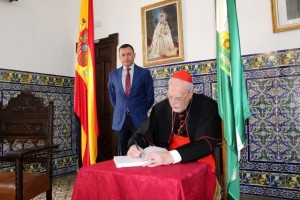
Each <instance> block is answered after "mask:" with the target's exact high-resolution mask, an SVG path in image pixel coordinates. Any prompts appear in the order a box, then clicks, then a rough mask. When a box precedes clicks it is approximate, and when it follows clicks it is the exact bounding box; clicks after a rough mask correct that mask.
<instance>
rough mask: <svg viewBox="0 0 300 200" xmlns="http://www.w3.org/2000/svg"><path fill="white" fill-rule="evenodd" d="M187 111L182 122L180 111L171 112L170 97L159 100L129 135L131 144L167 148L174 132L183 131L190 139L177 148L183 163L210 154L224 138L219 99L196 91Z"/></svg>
mask: <svg viewBox="0 0 300 200" xmlns="http://www.w3.org/2000/svg"><path fill="white" fill-rule="evenodd" d="M184 112H185V113H184V114H185V117H187V118H186V119H187V120H186V121H184V120H181V121H182V122H181V123H180V120H179V116H180V114H181V113H174V112H172V108H171V106H170V104H169V101H168V99H165V100H162V101H161V102H159V103H157V104H156V105H155V106H154V107H153V108H152V110H151V113H150V116H149V117H148V118H147V120H146V121H145V122H144V123H143V125H142V126H141V127H140V128H139V129H138V130H137V131H136V132H135V134H134V135H133V136H132V137H131V138H130V140H129V142H128V146H129V147H130V146H131V145H133V144H134V143H135V142H137V143H138V145H139V146H140V147H142V148H145V147H147V146H149V145H155V146H159V147H164V148H167V149H168V147H169V142H170V137H171V136H172V135H173V134H184V136H187V137H189V139H190V141H191V142H190V143H188V144H186V145H183V146H181V147H178V148H176V150H177V151H178V152H179V154H180V156H181V158H182V160H181V162H189V161H196V160H198V159H199V158H203V157H205V156H207V155H209V154H210V153H212V150H213V147H214V146H215V143H216V142H218V141H221V138H222V128H221V119H220V117H219V114H218V105H217V102H216V101H215V100H213V99H211V98H210V97H207V96H205V95H203V94H193V98H192V100H191V102H190V104H189V106H188V108H187V109H186V111H184ZM176 116H177V117H176ZM185 117H184V119H185ZM182 123H183V125H184V126H183V127H182V126H181V125H182ZM172 127H173V130H172ZM178 129H181V130H178ZM182 132H183V133H182Z"/></svg>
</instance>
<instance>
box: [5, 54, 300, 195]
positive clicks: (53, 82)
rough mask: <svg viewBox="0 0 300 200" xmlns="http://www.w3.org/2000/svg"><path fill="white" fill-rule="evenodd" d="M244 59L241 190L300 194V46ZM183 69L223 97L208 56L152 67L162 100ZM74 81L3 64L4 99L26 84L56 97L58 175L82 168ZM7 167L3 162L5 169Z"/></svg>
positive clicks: (201, 88)
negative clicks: (246, 113) (244, 143)
mask: <svg viewBox="0 0 300 200" xmlns="http://www.w3.org/2000/svg"><path fill="white" fill-rule="evenodd" d="M242 60H243V66H244V70H245V79H246V86H247V91H248V98H249V103H250V106H251V111H252V116H251V117H250V118H249V120H248V122H247V130H246V134H247V144H248V145H247V146H246V148H245V149H244V150H243V151H242V157H241V162H240V180H241V192H242V193H246V194H254V195H263V196H270V197H277V198H279V199H300V161H299V157H300V156H298V155H299V154H300V67H299V65H300V49H291V50H283V51H277V52H270V53H266V54H257V55H247V56H243V58H242ZM178 69H186V70H188V71H189V72H190V73H191V74H192V76H193V81H194V83H195V86H194V88H195V91H196V92H197V93H204V94H206V95H207V96H210V97H212V98H213V99H217V84H216V83H217V80H216V63H215V60H205V61H196V62H188V63H180V64H176V65H174V64H173V65H164V66H159V67H152V68H149V70H150V71H151V74H152V76H153V78H154V88H155V100H156V102H157V101H160V100H162V99H163V98H165V96H166V92H167V80H168V78H169V77H170V75H171V74H173V73H174V72H175V71H177V70H178ZM73 81H74V79H73V78H70V77H61V76H53V75H47V74H37V73H29V72H19V71H11V70H5V69H0V100H1V101H3V102H4V104H7V102H8V100H9V99H10V98H11V97H12V96H15V95H17V93H18V92H19V91H20V90H22V89H28V90H29V91H32V92H34V93H35V94H37V95H39V96H43V97H44V98H45V99H46V100H48V101H49V100H54V106H55V120H54V130H55V136H54V142H55V143H56V144H59V145H60V146H59V150H58V151H57V152H56V153H55V154H54V157H55V158H54V175H55V176H57V175H62V174H66V173H69V172H74V171H76V170H77V159H78V154H77V153H78V147H77V143H76V141H77V135H76V134H75V133H76V131H75V122H74V121H75V119H74V113H73V96H74V93H73V86H74V82H73ZM0 154H2V148H1V144H0ZM5 167H7V166H3V165H2V164H1V163H0V170H1V168H2V169H4V168H5Z"/></svg>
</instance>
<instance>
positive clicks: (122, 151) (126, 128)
mask: <svg viewBox="0 0 300 200" xmlns="http://www.w3.org/2000/svg"><path fill="white" fill-rule="evenodd" d="M135 131H136V128H135V126H134V124H133V122H132V120H131V117H130V115H129V114H126V118H125V121H124V124H123V127H122V129H121V130H119V131H117V141H118V155H119V156H124V155H126V154H127V151H128V140H129V138H130V137H131V136H132V135H133V134H134V132H135Z"/></svg>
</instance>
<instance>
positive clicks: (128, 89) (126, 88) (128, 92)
mask: <svg viewBox="0 0 300 200" xmlns="http://www.w3.org/2000/svg"><path fill="white" fill-rule="evenodd" d="M126 70H127V74H126V78H125V94H126V96H127V97H128V96H129V94H130V89H131V83H130V73H129V71H130V68H129V67H128V68H127V69H126Z"/></svg>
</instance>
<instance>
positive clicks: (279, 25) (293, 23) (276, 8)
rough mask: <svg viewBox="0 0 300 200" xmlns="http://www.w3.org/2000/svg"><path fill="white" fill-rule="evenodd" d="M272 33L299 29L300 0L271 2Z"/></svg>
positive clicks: (272, 0) (276, 0)
mask: <svg viewBox="0 0 300 200" xmlns="http://www.w3.org/2000/svg"><path fill="white" fill-rule="evenodd" d="M271 7H272V18H273V32H275V33H276V32H282V31H289V30H295V29H300V0H271Z"/></svg>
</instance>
